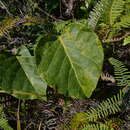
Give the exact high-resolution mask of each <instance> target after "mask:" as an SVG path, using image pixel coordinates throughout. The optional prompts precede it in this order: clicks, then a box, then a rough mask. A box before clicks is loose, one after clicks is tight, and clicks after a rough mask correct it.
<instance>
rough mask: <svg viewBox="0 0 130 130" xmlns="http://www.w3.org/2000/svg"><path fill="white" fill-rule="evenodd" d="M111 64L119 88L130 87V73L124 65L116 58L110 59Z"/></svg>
mask: <svg viewBox="0 0 130 130" xmlns="http://www.w3.org/2000/svg"><path fill="white" fill-rule="evenodd" d="M109 62H110V63H111V64H112V65H113V66H114V70H115V78H116V81H117V86H130V72H129V71H128V69H127V68H126V67H125V66H124V64H123V63H122V62H121V61H119V60H116V59H114V58H110V59H109Z"/></svg>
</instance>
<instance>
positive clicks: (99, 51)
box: [35, 23, 103, 98]
mask: <svg viewBox="0 0 130 130" xmlns="http://www.w3.org/2000/svg"><path fill="white" fill-rule="evenodd" d="M39 48H40V54H39V51H38V50H39ZM41 48H42V49H41ZM35 53H36V59H37V55H38V58H39V57H40V58H39V59H40V60H39V62H37V63H38V64H37V66H38V70H39V72H40V74H41V77H43V79H46V81H47V82H48V84H49V85H51V86H52V87H54V88H57V89H58V90H59V92H61V93H64V94H65V95H67V96H71V97H74V98H84V97H90V96H91V94H92V92H93V91H94V89H95V88H96V85H97V82H98V79H99V77H100V73H101V69H102V63H103V48H102V45H101V42H100V41H99V39H98V37H97V35H96V34H95V33H94V32H92V31H90V30H88V29H87V28H86V27H85V26H83V25H81V24H78V23H75V24H71V25H69V26H68V27H67V28H66V29H65V31H64V33H63V34H62V35H61V36H59V37H58V39H57V40H55V41H49V42H46V43H43V44H42V45H41V44H38V45H37V48H36V52H35Z"/></svg>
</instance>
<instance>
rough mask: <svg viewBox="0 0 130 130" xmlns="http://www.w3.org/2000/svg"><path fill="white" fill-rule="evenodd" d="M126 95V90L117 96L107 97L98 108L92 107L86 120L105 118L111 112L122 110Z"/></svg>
mask: <svg viewBox="0 0 130 130" xmlns="http://www.w3.org/2000/svg"><path fill="white" fill-rule="evenodd" d="M123 96H124V91H120V92H119V93H118V94H117V96H115V95H114V96H113V97H111V98H108V99H106V100H105V101H103V102H102V103H100V104H99V105H98V106H97V107H96V108H90V110H89V112H87V113H86V120H88V121H96V120H97V119H101V118H105V117H107V116H108V115H110V114H115V113H116V112H119V111H120V110H121V108H120V105H121V103H122V99H123Z"/></svg>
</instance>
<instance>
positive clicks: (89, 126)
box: [82, 123, 114, 130]
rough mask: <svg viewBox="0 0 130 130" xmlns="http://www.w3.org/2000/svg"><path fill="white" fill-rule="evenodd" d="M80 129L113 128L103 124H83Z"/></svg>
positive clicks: (109, 129) (101, 129) (105, 129)
mask: <svg viewBox="0 0 130 130" xmlns="http://www.w3.org/2000/svg"><path fill="white" fill-rule="evenodd" d="M82 130H114V129H113V128H110V127H108V126H107V125H105V124H101V123H100V124H88V125H85V126H84V128H83V129H82Z"/></svg>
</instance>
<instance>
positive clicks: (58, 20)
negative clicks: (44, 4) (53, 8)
mask: <svg viewBox="0 0 130 130" xmlns="http://www.w3.org/2000/svg"><path fill="white" fill-rule="evenodd" d="M37 9H38V10H40V11H41V12H43V13H44V14H45V15H47V16H48V17H50V18H52V19H53V20H55V21H57V22H60V21H63V20H61V19H57V18H55V17H54V16H52V15H50V14H49V13H47V12H46V11H44V10H43V9H41V8H40V7H38V8H37Z"/></svg>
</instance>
